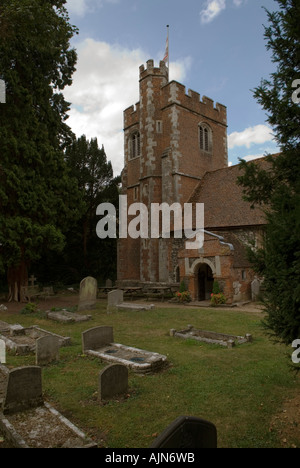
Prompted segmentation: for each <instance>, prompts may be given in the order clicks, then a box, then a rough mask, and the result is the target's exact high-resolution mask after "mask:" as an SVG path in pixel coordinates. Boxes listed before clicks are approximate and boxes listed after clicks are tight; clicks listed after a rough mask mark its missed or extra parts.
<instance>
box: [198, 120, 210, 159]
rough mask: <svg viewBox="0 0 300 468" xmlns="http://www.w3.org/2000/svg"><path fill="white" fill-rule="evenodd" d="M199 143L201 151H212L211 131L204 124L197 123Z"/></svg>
mask: <svg viewBox="0 0 300 468" xmlns="http://www.w3.org/2000/svg"><path fill="white" fill-rule="evenodd" d="M199 145H200V149H201V150H202V151H206V152H207V153H211V152H212V131H211V129H210V127H209V126H208V125H206V124H201V125H199Z"/></svg>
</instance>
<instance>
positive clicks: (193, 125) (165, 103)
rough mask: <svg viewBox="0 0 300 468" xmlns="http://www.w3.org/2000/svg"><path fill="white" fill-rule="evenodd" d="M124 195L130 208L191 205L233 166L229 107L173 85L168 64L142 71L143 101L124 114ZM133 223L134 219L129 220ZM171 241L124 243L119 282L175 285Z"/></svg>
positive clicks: (121, 244)
mask: <svg viewBox="0 0 300 468" xmlns="http://www.w3.org/2000/svg"><path fill="white" fill-rule="evenodd" d="M124 154H125V161H124V170H123V173H122V193H123V195H127V200H128V206H129V205H130V204H132V203H143V204H145V205H146V206H147V207H148V211H149V213H150V204H151V203H159V204H161V203H163V202H165V203H168V204H169V205H171V204H173V203H175V202H177V203H180V204H181V205H182V206H183V204H184V203H186V202H187V201H188V200H189V198H190V196H191V194H192V192H193V191H194V189H195V187H196V186H197V185H198V184H199V181H200V180H201V179H202V177H203V176H204V174H205V173H206V172H210V171H214V170H217V169H221V168H225V167H227V166H228V158H227V112H226V107H225V106H223V105H221V104H219V103H216V105H215V106H214V102H213V101H212V100H211V99H209V98H207V97H205V96H203V97H202V99H200V95H199V94H198V93H196V92H194V91H191V90H189V91H188V93H186V89H185V87H184V86H183V85H182V84H180V83H178V82H176V81H171V82H169V81H168V68H167V67H166V64H165V63H164V62H163V61H162V62H160V65H159V67H157V68H156V67H154V62H153V60H148V62H147V66H146V68H145V67H144V65H142V66H141V67H140V98H139V102H138V103H137V104H136V105H135V107H134V106H131V107H129V108H128V109H126V110H125V111H124ZM128 220H129V221H130V218H128ZM164 241H165V239H140V238H138V239H131V238H127V239H120V240H119V244H118V281H119V282H130V283H131V282H132V283H138V282H151V283H154V282H167V283H168V282H173V281H174V271H173V265H174V259H173V261H172V259H171V257H172V255H173V256H174V254H172V252H171V251H170V249H169V247H168V246H169V244H170V243H169V244H168V243H167V242H164Z"/></svg>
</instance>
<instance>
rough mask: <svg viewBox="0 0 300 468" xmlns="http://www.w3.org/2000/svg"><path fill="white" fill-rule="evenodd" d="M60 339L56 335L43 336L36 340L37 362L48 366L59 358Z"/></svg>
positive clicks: (39, 364) (38, 364)
mask: <svg viewBox="0 0 300 468" xmlns="http://www.w3.org/2000/svg"><path fill="white" fill-rule="evenodd" d="M59 348H60V343H59V339H58V338H57V337H56V336H42V337H40V338H38V339H37V340H36V349H35V363H36V365H37V366H46V365H47V364H50V363H51V362H54V361H58V360H59Z"/></svg>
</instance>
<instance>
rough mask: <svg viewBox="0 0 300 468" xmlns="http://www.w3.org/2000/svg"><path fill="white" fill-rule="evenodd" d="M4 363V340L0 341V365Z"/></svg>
mask: <svg viewBox="0 0 300 468" xmlns="http://www.w3.org/2000/svg"><path fill="white" fill-rule="evenodd" d="M5 363H6V344H5V341H4V340H1V339H0V364H5Z"/></svg>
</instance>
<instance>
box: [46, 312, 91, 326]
mask: <svg viewBox="0 0 300 468" xmlns="http://www.w3.org/2000/svg"><path fill="white" fill-rule="evenodd" d="M46 317H47V318H48V319H50V320H54V321H55V322H60V323H78V322H87V321H88V320H91V319H92V316H91V315H81V314H76V313H75V312H69V311H67V310H64V309H63V310H58V311H51V310H48V311H47V312H46Z"/></svg>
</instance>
